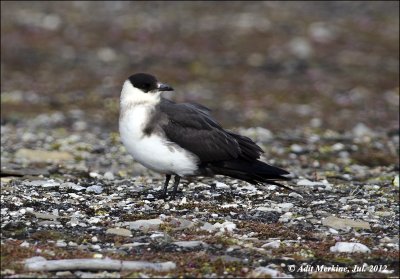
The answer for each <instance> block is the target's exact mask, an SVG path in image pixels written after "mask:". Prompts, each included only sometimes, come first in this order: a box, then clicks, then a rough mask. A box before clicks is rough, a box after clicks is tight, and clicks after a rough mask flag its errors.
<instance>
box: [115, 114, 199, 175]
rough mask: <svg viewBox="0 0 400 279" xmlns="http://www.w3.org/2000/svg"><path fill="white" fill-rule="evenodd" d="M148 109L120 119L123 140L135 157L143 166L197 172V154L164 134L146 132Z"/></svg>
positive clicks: (187, 172)
mask: <svg viewBox="0 0 400 279" xmlns="http://www.w3.org/2000/svg"><path fill="white" fill-rule="evenodd" d="M145 113H147V112H146V110H142V109H140V108H137V109H134V110H132V111H131V112H129V113H127V114H126V115H124V117H122V118H121V119H120V123H119V130H120V135H121V141H122V143H123V144H124V146H125V148H126V149H127V151H128V153H130V154H131V155H132V156H133V158H134V159H135V160H136V161H137V162H139V163H140V164H142V165H143V166H145V167H147V168H149V169H151V170H154V171H156V172H160V173H166V174H177V175H180V176H185V175H193V174H194V173H195V172H196V170H197V168H198V167H197V157H196V156H194V155H193V154H191V153H189V152H187V151H185V150H183V149H182V148H181V147H179V146H177V145H176V144H174V143H171V142H168V141H166V140H165V139H164V138H162V137H161V135H158V134H156V133H152V134H151V135H145V134H143V127H144V119H146V117H144V115H145Z"/></svg>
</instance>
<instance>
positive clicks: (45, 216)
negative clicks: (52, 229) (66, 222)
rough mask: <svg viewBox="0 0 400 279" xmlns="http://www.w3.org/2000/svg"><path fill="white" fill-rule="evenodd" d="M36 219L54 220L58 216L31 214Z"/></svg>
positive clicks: (39, 213)
mask: <svg viewBox="0 0 400 279" xmlns="http://www.w3.org/2000/svg"><path fill="white" fill-rule="evenodd" d="M32 213H33V214H34V215H35V217H36V218H38V219H46V220H56V219H57V218H59V217H60V216H58V215H53V214H48V213H41V212H32Z"/></svg>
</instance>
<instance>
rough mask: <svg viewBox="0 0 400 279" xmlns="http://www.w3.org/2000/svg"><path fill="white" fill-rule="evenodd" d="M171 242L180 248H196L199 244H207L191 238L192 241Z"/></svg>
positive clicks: (203, 245)
mask: <svg viewBox="0 0 400 279" xmlns="http://www.w3.org/2000/svg"><path fill="white" fill-rule="evenodd" d="M172 244H174V245H176V246H179V247H181V248H187V249H190V248H196V247H199V246H202V247H207V246H208V245H207V244H206V243H204V242H203V241H198V240H192V241H176V242H173V243H172Z"/></svg>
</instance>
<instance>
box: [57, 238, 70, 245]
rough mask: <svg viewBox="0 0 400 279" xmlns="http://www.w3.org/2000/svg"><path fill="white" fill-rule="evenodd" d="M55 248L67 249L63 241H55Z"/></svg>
mask: <svg viewBox="0 0 400 279" xmlns="http://www.w3.org/2000/svg"><path fill="white" fill-rule="evenodd" d="M56 246H57V247H67V243H65V241H64V240H60V239H59V240H57V242H56Z"/></svg>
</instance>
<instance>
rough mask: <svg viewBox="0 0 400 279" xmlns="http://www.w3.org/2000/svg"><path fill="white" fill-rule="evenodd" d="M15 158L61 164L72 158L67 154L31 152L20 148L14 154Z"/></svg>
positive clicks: (43, 151)
mask: <svg viewBox="0 0 400 279" xmlns="http://www.w3.org/2000/svg"><path fill="white" fill-rule="evenodd" d="M15 158H17V159H24V160H28V161H30V162H36V163H39V162H45V163H48V162H53V163H55V162H62V161H72V160H73V159H74V157H73V156H72V155H71V154H70V153H68V152H59V151H46V150H33V149H26V148H22V149H19V150H18V151H17V152H16V153H15Z"/></svg>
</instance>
